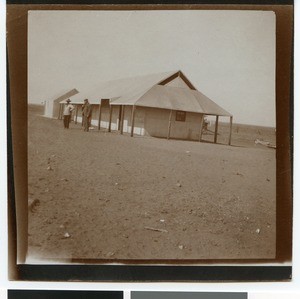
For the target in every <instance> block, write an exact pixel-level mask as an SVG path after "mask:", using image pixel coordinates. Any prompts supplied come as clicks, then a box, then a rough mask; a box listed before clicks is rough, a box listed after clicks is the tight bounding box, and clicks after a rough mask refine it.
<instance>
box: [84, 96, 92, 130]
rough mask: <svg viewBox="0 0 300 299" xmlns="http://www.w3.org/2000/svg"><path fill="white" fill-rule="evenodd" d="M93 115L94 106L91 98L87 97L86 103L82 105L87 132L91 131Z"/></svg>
mask: <svg viewBox="0 0 300 299" xmlns="http://www.w3.org/2000/svg"><path fill="white" fill-rule="evenodd" d="M91 115H92V107H91V105H90V103H89V100H88V99H85V100H84V104H83V106H82V117H83V126H84V131H85V132H88V131H89V127H90V119H91Z"/></svg>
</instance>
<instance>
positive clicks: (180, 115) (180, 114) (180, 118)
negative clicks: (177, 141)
mask: <svg viewBox="0 0 300 299" xmlns="http://www.w3.org/2000/svg"><path fill="white" fill-rule="evenodd" d="M185 117H186V112H185V111H176V121H185Z"/></svg>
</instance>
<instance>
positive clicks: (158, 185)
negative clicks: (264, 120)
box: [28, 105, 276, 261]
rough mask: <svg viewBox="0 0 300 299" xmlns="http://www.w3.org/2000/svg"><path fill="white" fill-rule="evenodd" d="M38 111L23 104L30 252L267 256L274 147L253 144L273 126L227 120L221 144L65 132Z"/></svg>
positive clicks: (272, 242)
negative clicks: (25, 112)
mask: <svg viewBox="0 0 300 299" xmlns="http://www.w3.org/2000/svg"><path fill="white" fill-rule="evenodd" d="M42 113H43V112H42V110H41V108H40V107H38V106H35V105H29V107H28V189H29V190H28V196H29V202H30V203H31V205H30V208H29V210H28V220H29V222H28V243H29V250H28V257H29V258H31V259H32V258H40V259H45V258H46V259H60V258H61V259H73V260H80V259H99V260H107V261H111V260H114V261H129V260H156V261H159V260H177V259H180V260H213V259H269V258H274V257H275V253H276V226H275V225H276V159H275V153H276V150H275V149H273V148H268V147H265V146H263V145H261V144H255V142H254V141H255V140H256V139H260V140H263V141H269V142H271V144H275V143H276V142H275V132H274V130H272V129H269V128H259V127H251V126H245V125H244V126H237V125H234V127H233V135H232V146H228V145H225V144H212V143H209V142H201V143H199V142H191V141H181V140H166V139H158V138H152V137H139V136H135V137H134V138H131V137H130V136H129V135H120V134H119V133H117V132H112V133H108V132H106V130H104V129H102V130H100V131H98V130H97V129H96V128H95V129H94V130H91V131H90V132H88V133H86V132H83V130H82V127H81V124H76V125H75V124H74V123H73V122H72V123H71V124H70V129H69V130H67V129H64V128H63V124H62V121H60V120H57V119H48V118H45V117H43V116H41V114H42ZM209 129H210V130H211V131H213V130H214V128H213V127H212V128H209ZM219 132H220V136H218V139H219V141H220V142H222V143H225V142H226V140H227V139H226V138H227V135H228V127H226V126H224V127H222V126H220V130H219ZM226 134H227V135H226ZM203 139H206V140H207V141H209V140H212V135H210V131H208V132H207V133H206V134H204V135H203Z"/></svg>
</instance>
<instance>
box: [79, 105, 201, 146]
mask: <svg viewBox="0 0 300 299" xmlns="http://www.w3.org/2000/svg"><path fill="white" fill-rule="evenodd" d="M124 109H125V110H124V123H123V132H124V133H131V113H132V106H124ZM135 109H136V110H135V118H134V134H136V135H149V136H153V137H162V138H166V137H167V135H168V128H169V116H170V110H167V109H158V108H148V107H136V108H135ZM78 112H79V113H78V119H77V120H78V122H81V121H82V119H81V110H80V109H79V111H78ZM98 117H99V106H96V105H94V106H93V112H92V125H94V126H98ZM202 118H203V115H202V114H199V113H191V112H187V113H186V120H185V121H184V122H183V121H176V111H173V112H172V118H171V131H170V138H174V139H187V140H199V134H200V126H201V122H202ZM108 126H109V108H108V107H102V112H101V128H104V129H108ZM118 128H119V106H114V108H113V114H112V123H111V130H112V131H116V130H118Z"/></svg>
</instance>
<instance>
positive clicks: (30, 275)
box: [7, 1, 293, 281]
mask: <svg viewBox="0 0 300 299" xmlns="http://www.w3.org/2000/svg"><path fill="white" fill-rule="evenodd" d="M16 2H18V1H8V2H7V4H8V5H7V51H8V52H7V56H8V61H7V101H8V104H7V112H8V113H7V115H8V124H7V127H8V179H9V182H8V187H9V188H8V190H9V194H8V196H9V198H8V216H9V217H8V218H9V219H8V220H9V254H10V256H9V264H10V265H9V270H10V276H11V278H12V279H19V280H70V279H71V280H77V279H80V280H87V281H89V280H101V281H199V280H201V281H202V280H203V281H209V280H222V281H223V280H238V281H249V280H250V281H253V280H257V281H258V280H259V281H266V280H267V281H271V280H289V279H290V278H291V271H292V267H291V266H290V262H291V257H292V154H293V153H292V148H293V131H292V128H293V6H292V4H293V2H292V1H283V2H282V3H283V4H285V5H278V4H277V1H266V2H267V5H266V3H265V2H260V3H261V4H260V5H250V4H249V1H246V4H241V1H238V2H239V3H240V4H239V5H236V4H232V2H236V1H231V2H230V1H226V2H225V1H218V2H219V3H217V4H216V3H215V2H216V1H213V2H210V3H212V4H211V5H206V4H205V3H204V4H203V2H202V1H197V4H194V3H193V4H176V3H173V4H166V5H165V4H164V5H155V4H151V5H141V4H134V5H133V4H132V5H124V4H122V5H120V4H118V3H114V4H115V5H111V4H99V1H98V2H97V4H96V3H95V1H91V3H90V2H85V3H86V4H85V5H79V4H74V2H72V4H71V3H70V2H69V1H68V3H66V2H65V3H64V4H57V3H56V4H53V1H43V4H40V5H38V3H37V2H41V1H32V2H26V3H29V4H26V5H24V4H23V2H22V1H20V2H21V3H22V4H16ZM46 2H47V4H45V3H46ZM220 2H222V3H220ZM224 2H225V3H226V4H225V3H224ZM251 2H252V3H253V2H254V3H257V1H251ZM90 4H93V6H91V5H90ZM270 4H273V5H270ZM58 9H59V10H99V9H100V10H158V9H159V10H182V9H195V10H220V9H222V10H268V11H270V10H271V11H274V12H275V13H276V139H277V149H276V181H277V185H276V258H275V259H267V260H266V259H257V260H256V259H255V260H253V259H251V260H204V261H202V260H201V261H200V260H199V261H200V262H201V263H202V264H201V266H199V264H197V265H187V264H191V263H193V264H195V261H194V260H193V261H189V260H180V266H178V263H179V262H178V260H177V261H171V262H170V263H169V261H167V262H168V265H164V266H162V265H157V264H159V263H160V264H162V263H163V262H165V261H160V260H156V261H149V263H148V261H142V263H143V265H142V266H141V265H135V264H136V263H137V261H129V262H128V261H126V263H127V265H95V264H97V263H99V262H100V261H99V260H84V261H81V260H76V261H73V262H74V263H76V262H77V263H81V262H84V263H86V265H82V264H80V265H75V264H71V265H55V266H54V265H47V264H46V265H25V264H23V262H24V261H25V256H26V251H27V221H28V219H27V201H26V200H24V198H26V199H27V193H28V186H27V82H28V81H27V54H28V53H27V12H28V11H29V10H58ZM16 165H17V166H18V167H16ZM22 199H23V200H22ZM17 232H18V233H17ZM102 262H103V261H102ZM110 262H112V261H109V260H106V261H105V263H110ZM114 262H115V261H114ZM120 262H122V261H120ZM123 262H124V261H123ZM216 262H217V263H226V264H228V263H233V264H237V265H235V266H223V265H221V266H214V265H209V266H208V265H205V264H212V263H214V264H215V263H216ZM247 263H261V264H268V263H272V264H274V263H282V265H279V266H278V265H276V266H268V265H267V266H266V265H262V266H253V265H250V266H245V265H243V266H241V265H242V264H247ZM91 264H92V265H91ZM145 264H148V265H145ZM150 264H151V265H150ZM175 264H177V265H175ZM238 264H240V266H239V265H238ZM286 264H288V266H286ZM87 273H88V274H87Z"/></svg>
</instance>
